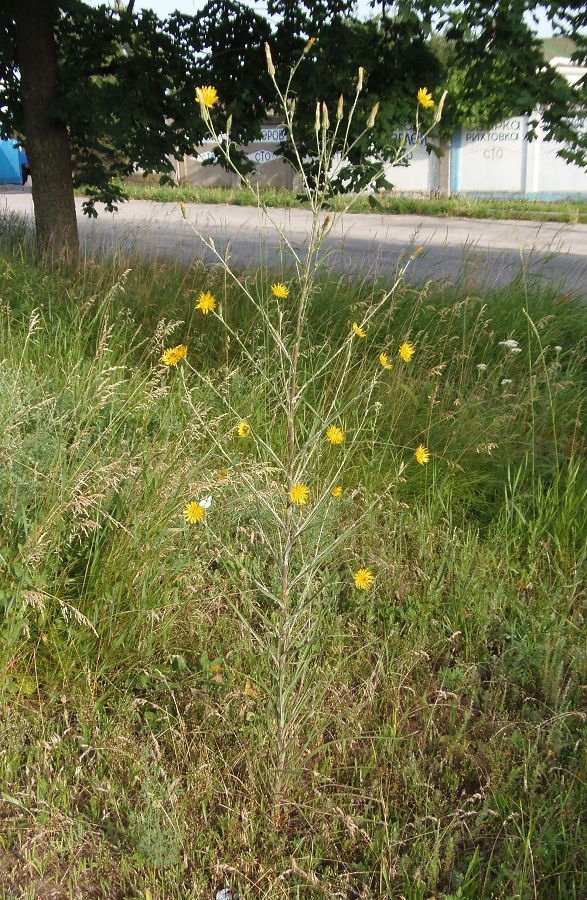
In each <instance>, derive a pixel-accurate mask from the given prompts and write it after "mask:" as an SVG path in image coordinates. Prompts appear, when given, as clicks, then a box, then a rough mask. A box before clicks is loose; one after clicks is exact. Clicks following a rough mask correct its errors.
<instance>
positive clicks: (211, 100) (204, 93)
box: [196, 85, 218, 109]
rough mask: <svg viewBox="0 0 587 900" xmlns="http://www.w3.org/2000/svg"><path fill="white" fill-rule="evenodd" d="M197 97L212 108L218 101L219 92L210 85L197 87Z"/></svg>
mask: <svg viewBox="0 0 587 900" xmlns="http://www.w3.org/2000/svg"><path fill="white" fill-rule="evenodd" d="M196 97H197V99H198V100H201V102H202V103H203V104H204V106H206V107H207V108H208V109H212V107H213V106H214V104H215V103H216V101H217V100H218V92H217V90H216V88H213V87H210V85H208V87H199V88H196Z"/></svg>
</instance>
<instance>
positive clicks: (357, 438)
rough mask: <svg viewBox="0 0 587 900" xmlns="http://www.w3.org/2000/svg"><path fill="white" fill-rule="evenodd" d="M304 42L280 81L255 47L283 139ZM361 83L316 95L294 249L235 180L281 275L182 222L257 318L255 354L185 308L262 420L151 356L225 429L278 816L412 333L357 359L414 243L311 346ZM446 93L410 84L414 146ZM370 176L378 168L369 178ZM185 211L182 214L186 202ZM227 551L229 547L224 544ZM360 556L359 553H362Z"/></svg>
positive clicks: (360, 584) (205, 114) (167, 356)
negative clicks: (375, 441) (214, 410)
mask: <svg viewBox="0 0 587 900" xmlns="http://www.w3.org/2000/svg"><path fill="white" fill-rule="evenodd" d="M312 43H313V41H309V42H308V44H307V46H306V48H305V50H304V53H303V54H302V56H301V57H300V59H299V60H298V63H297V64H296V65H295V66H294V67H293V69H292V70H291V71H290V72H289V76H288V79H287V82H286V84H285V87H284V88H283V89H282V88H281V87H280V85H279V83H278V80H277V77H276V70H275V67H274V65H273V61H272V57H271V52H270V48H269V46H266V58H267V68H268V72H269V75H270V77H271V79H272V81H273V84H274V87H275V90H276V92H277V96H278V98H279V104H280V108H281V111H282V113H283V116H284V119H285V128H286V129H287V131H288V133H289V136H290V139H291V141H292V145H293V146H294V147H295V146H296V141H295V137H296V114H295V96H294V93H293V91H292V83H293V79H294V77H295V73H296V70H297V68H298V67H299V65H300V64H301V63H302V62H303V59H304V57H305V56H306V55H307V53H308V51H309V50H310V48H311V46H312ZM362 84H363V70H362V69H360V70H359V73H358V78H357V83H356V88H355V94H354V96H353V97H352V98H351V100H350V102H349V103H348V111H347V112H346V113H345V100H344V98H343V97H341V98H340V100H339V102H338V106H337V109H336V111H335V112H334V115H332V112H331V111H330V110H329V109H328V108H327V106H326V104H324V103H320V102H317V103H316V115H315V129H314V132H315V141H316V150H317V156H318V160H319V167H320V170H321V173H320V174H321V177H319V178H311V179H310V178H307V177H306V176H305V174H304V163H303V160H302V159H301V158H299V157H298V160H297V162H298V169H299V172H300V176H301V180H302V187H303V191H304V194H305V197H306V198H307V201H308V204H309V207H310V210H311V217H310V222H309V231H308V236H307V240H306V242H305V243H304V248H303V249H300V248H299V247H297V246H294V244H293V243H292V241H291V240H290V239H289V237H288V235H287V233H286V231H285V229H284V228H283V227H282V226H281V225H280V224H279V222H278V221H277V220H276V219H275V218H274V217H273V214H272V212H271V210H270V209H269V208H267V207H266V206H264V204H263V203H262V201H261V199H260V197H259V193H258V192H257V191H256V189H255V187H254V186H253V183H252V182H251V180H250V179H249V178H246V177H245V178H243V184H244V186H245V187H246V189H248V190H249V191H251V192H252V193H254V194H255V196H256V198H257V202H258V206H259V208H260V209H261V210H262V212H263V214H264V215H265V217H266V219H267V221H268V223H269V225H270V226H271V227H272V228H274V229H275V231H276V232H277V233H278V234H279V236H280V240H281V242H282V245H283V248H284V252H285V254H286V255H287V258H288V260H289V264H290V265H289V269H284V271H285V272H286V275H282V276H281V278H280V279H279V280H275V281H273V282H272V283H270V284H269V285H266V286H261V287H260V286H259V283H258V282H254V281H252V280H249V279H247V278H243V277H242V275H241V273H239V272H236V271H234V270H233V268H232V267H231V265H230V261H229V259H228V258H227V257H226V256H225V255H224V254H223V253H222V252H221V251H220V250H219V249H218V248H217V247H216V245H215V243H214V241H213V240H212V239H211V238H209V237H207V236H206V235H205V234H204V233H202V232H201V231H199V230H198V228H197V227H195V226H194V225H192V224H191V223H190V225H191V227H192V229H193V231H194V233H195V234H196V235H197V237H198V238H199V240H201V241H202V242H203V243H204V244H205V245H206V246H207V247H208V248H209V249H210V250H211V251H212V253H213V254H214V255H215V257H216V260H217V263H218V266H219V267H220V269H221V270H222V271H223V273H224V276H225V279H226V280H227V281H229V282H232V283H233V285H234V286H235V287H236V289H237V290H238V292H239V294H240V296H241V298H242V301H243V302H246V303H248V304H250V306H251V307H252V309H253V310H254V311H255V313H256V315H257V317H258V320H259V321H260V322H261V325H262V327H261V333H262V335H263V340H264V343H263V344H262V346H261V347H260V348H259V347H255V348H254V349H252V348H251V346H250V345H249V343H248V342H247V341H246V340H245V339H244V338H243V336H242V335H241V333H240V332H239V331H238V330H237V329H235V328H234V327H233V326H232V325H231V323H230V321H229V319H228V317H227V315H226V310H225V307H224V305H223V302H221V299H219V298H217V297H215V296H214V293H213V292H212V290H207V291H204V292H202V293H201V294H200V295H199V297H198V298H197V302H196V304H195V308H196V312H197V314H199V315H202V316H204V317H206V321H211V320H213V319H215V320H216V321H217V322H218V323H219V324H220V325H221V327H222V329H223V330H224V332H225V333H226V335H227V338H229V339H230V341H231V345H232V346H233V347H235V348H237V350H238V353H239V354H240V358H241V360H243V362H245V363H246V364H248V366H249V368H250V371H251V372H252V373H253V375H254V377H255V379H256V381H258V383H259V384H260V385H261V391H262V395H263V403H264V411H265V413H266V415H265V416H262V415H260V413H259V409H258V405H257V407H256V406H255V403H254V397H253V394H252V393H250V392H240V393H235V392H232V391H231V390H229V389H227V385H226V379H224V380H223V381H222V382H221V383H218V382H217V381H216V380H215V379H214V378H213V377H211V376H209V375H206V374H203V373H202V372H201V371H199V370H198V369H196V368H195V367H191V365H190V363H189V353H188V352H187V349H186V347H185V345H181V347H176V348H171V349H170V350H166V351H165V353H164V354H163V358H162V362H163V364H165V365H168V366H177V365H178V363H179V362H180V360H181V363H182V365H181V375H180V377H183V378H184V380H185V387H186V398H187V400H188V402H189V403H190V404H191V405H192V408H193V411H194V413H195V414H196V415H198V409H197V405H196V404H195V403H194V400H193V391H192V390H191V389H190V387H189V384H188V382H187V376H186V372H189V371H190V370H191V376H190V378H191V377H192V376H193V377H196V378H198V379H199V380H200V381H201V382H202V383H203V384H204V385H205V386H206V388H207V390H208V391H210V392H212V394H214V395H215V396H216V397H217V399H218V400H220V402H221V403H222V405H223V408H224V410H225V417H226V421H227V422H228V423H229V424H228V427H227V428H226V430H225V434H224V435H222V434H219V433H218V431H217V430H216V429H214V430H212V429H210V433H209V437H210V443H211V447H212V449H213V451H214V454H215V456H216V458H218V460H219V462H220V464H221V466H222V469H221V472H220V476H219V480H218V483H217V487H216V488H215V493H216V494H217V495H219V494H222V493H223V494H224V495H225V500H227V499H228V496H229V493H230V491H231V490H232V491H233V492H234V495H235V503H238V501H239V497H240V500H241V502H242V496H243V492H246V498H247V501H246V502H247V513H248V520H249V521H250V522H251V523H252V525H253V530H254V533H255V535H256V539H257V540H258V546H260V547H261V548H262V549H263V554H264V556H265V559H264V561H263V565H260V566H258V567H257V568H255V569H251V568H249V569H248V570H247V571H246V572H245V571H244V570H243V569H242V567H241V566H240V565H239V564H238V563H239V561H238V560H234V561H236V562H237V566H236V567H235V566H232V568H230V567H229V569H230V571H231V572H232V573H233V574H235V575H236V578H237V579H238V583H239V589H240V592H241V595H242V593H243V590H245V589H246V598H247V599H246V604H244V605H243V606H239V607H238V608H237V609H236V610H235V611H236V613H237V614H238V615H239V616H240V617H241V618H242V619H243V620H244V621H245V622H246V623H247V626H248V627H249V628H250V629H251V631H252V632H253V633H254V634H255V636H256V639H257V641H258V643H259V644H260V645H261V646H263V647H264V648H265V650H266V654H267V660H268V667H267V671H268V673H269V674H268V682H267V684H266V685H265V691H266V696H267V699H268V706H269V709H270V712H271V717H272V722H273V726H272V733H273V734H274V743H273V750H272V755H271V761H270V771H271V782H272V795H273V805H274V811H275V816H276V817H277V818H279V817H280V816H281V815H282V812H283V808H284V805H285V804H286V803H287V796H288V784H289V782H290V779H291V778H293V777H294V770H295V766H294V765H293V763H294V760H295V759H296V758H297V757H298V755H299V753H300V751H301V750H302V749H303V748H304V747H307V746H308V744H309V737H308V733H307V726H308V723H309V720H310V717H311V716H312V713H313V711H314V710H315V709H316V707H317V704H318V703H319V700H320V698H317V697H316V696H315V693H314V686H313V683H312V681H311V679H310V677H309V676H310V673H311V670H312V666H313V664H314V663H315V659H314V657H313V653H314V650H315V648H316V646H317V642H318V639H319V636H320V626H321V621H322V616H321V613H322V611H323V609H324V596H323V595H324V584H323V579H322V577H321V576H322V573H323V571H324V569H325V567H326V566H327V565H328V563H329V562H330V561H332V560H333V558H334V557H335V555H336V554H337V551H340V550H341V549H342V548H344V546H345V544H346V543H347V542H348V539H349V537H350V536H351V534H352V533H353V532H354V531H355V530H356V529H357V528H359V527H360V525H361V522H363V520H364V518H365V517H366V516H367V515H368V514H369V512H370V510H371V509H372V508H373V506H374V505H375V504H377V503H379V502H380V501H381V498H382V495H381V494H378V495H377V496H376V497H371V498H368V499H367V500H366V501H365V502H364V503H363V504H362V506H361V507H359V508H356V509H354V510H353V514H352V516H346V517H345V516H343V515H342V514H341V509H342V508H343V507H344V504H345V502H350V503H354V501H353V500H351V498H350V497H348V489H345V482H346V481H347V477H346V473H347V471H348V468H349V463H350V460H351V459H352V458H353V454H354V453H355V452H356V450H357V448H358V447H359V446H360V442H361V440H362V435H363V433H364V429H365V427H366V422H367V419H368V417H369V414H370V410H371V407H372V402H373V394H374V391H375V389H376V388H377V386H378V385H379V384H380V383H381V381H382V380H383V379H386V378H390V377H398V369H400V368H401V367H402V366H409V365H412V364H413V362H412V360H413V358H414V356H415V354H416V347H415V346H414V345H413V344H412V343H411V342H410V341H408V340H401V341H398V343H397V345H396V347H395V349H394V348H390V347H374V348H372V349H371V350H367V353H368V354H370V355H369V356H368V359H367V360H366V361H365V352H366V348H368V346H369V334H370V331H371V329H372V328H373V331H374V330H375V327H374V326H375V325H376V322H377V317H378V314H380V313H381V312H382V310H384V308H386V307H389V305H390V304H391V303H392V302H393V297H394V293H395V291H396V290H397V287H398V285H399V283H400V281H401V279H402V276H403V274H404V272H405V269H406V268H407V266H409V265H410V264H411V263H412V261H413V260H414V259H415V258H416V256H417V255H418V253H419V252H420V250H421V249H422V248H418V249H417V250H416V251H415V252H414V253H413V254H412V256H411V257H410V258H409V259H408V260H406V261H404V265H403V267H402V268H401V269H400V271H399V274H398V276H397V277H396V279H395V280H394V281H393V283H392V284H391V285H390V286H389V287H388V288H387V289H386V290H385V291H383V293H382V294H381V296H380V297H379V298H378V299H375V300H374V301H373V302H372V303H371V305H370V306H369V307H368V308H367V309H363V310H362V311H361V315H360V317H357V320H356V321H353V322H350V321H349V323H348V331H347V335H346V337H345V338H344V339H342V340H341V341H340V342H339V343H338V344H337V345H333V346H329V347H327V348H326V349H324V348H320V352H316V348H313V346H312V338H313V335H312V333H311V328H310V327H309V325H308V310H309V304H310V302H311V300H312V298H313V297H314V296H315V295H316V292H317V288H318V280H319V271H320V266H321V250H322V249H323V245H324V242H325V240H326V238H327V237H328V236H329V235H330V234H331V233H332V231H333V229H334V228H335V226H336V224H337V222H338V220H339V217H340V215H342V213H338V214H336V213H328V214H325V212H324V205H325V198H326V196H327V192H328V187H327V182H328V173H329V172H331V171H332V170H333V168H334V167H335V166H336V165H339V164H340V160H337V159H335V155H334V152H333V147H334V146H335V145H336V146H340V137H341V135H342V136H343V147H344V149H345V150H346V152H350V151H351V150H352V147H353V143H352V142H351V141H350V138H349V134H350V125H351V122H352V121H353V118H354V116H355V115H356V110H357V103H358V100H359V97H360V94H361V90H362ZM196 98H197V102H198V103H199V105H200V110H201V115H202V118H203V119H204V122H205V123H206V125H207V127H208V130H209V132H210V135H211V137H212V138H213V139H214V140H215V141H216V142H217V144H218V146H219V147H221V148H222V149H223V152H224V154H225V158H226V163H227V164H228V165H229V166H230V165H231V141H230V119H229V121H228V129H227V130H228V134H226V135H219V134H218V133H217V131H216V128H215V124H214V108H215V104H216V103H217V102H218V101H219V98H218V96H217V93H216V91H215V89H214V88H213V87H211V86H207V87H201V88H198V89H197V91H196ZM443 101H444V97H442V98H441V99H440V102H439V103H438V104H436V103H435V101H434V99H433V97H432V95H431V94H430V93H429V92H428V91H427V90H426V89H425V88H422V89H420V91H419V92H418V96H417V98H415V102H416V104H417V105H419V106H421V107H422V109H423V115H425V116H426V115H428V116H429V124H428V129H427V130H425V131H424V132H423V134H422V140H424V139H425V137H426V135H427V134H428V133H429V132H430V131H431V130H432V129H433V128H434V127H435V125H436V124H437V122H438V120H439V117H440V113H441V109H442V103H443ZM377 113H378V106H377V105H376V106H375V107H373V109H372V110H371V112H370V115H369V116H368V118H367V121H366V122H365V129H364V132H363V133H366V132H368V131H369V130H370V129H372V128H373V125H374V122H375V117H376V116H377ZM418 115H419V114H417V118H418ZM405 154H406V151H403V150H402V148H400V149H399V150H398V152H397V157H396V162H398V163H399V162H401V161H402V159H403V156H404V155H405ZM343 157H344V153H343ZM235 171H236V167H235ZM375 180H376V176H374V178H373V182H375ZM367 189H368V187H367ZM353 202H354V198H349V201H348V205H347V207H346V208H345V210H343V212H344V211H346V210H348V208H350V207H351V206H352V203H353ZM182 214H183V216H184V218H185V219H186V221H188V222H189V215H188V213H187V210H186V209H185V207H184V206H183V204H182ZM202 324H204V323H203V322H202ZM406 337H407V336H406ZM358 359H361V360H362V361H363V364H364V365H365V366H366V369H365V371H366V377H365V378H364V381H363V383H362V386H361V387H360V388H358V389H357V388H356V387H354V386H353V385H356V380H355V379H351V378H349V375H350V373H351V372H352V371H353V369H354V367H355V366H356V365H357V360H358ZM392 370H393V371H392ZM229 380H230V378H229ZM204 424H205V423H204ZM408 450H409V448H404V454H403V458H402V459H401V460H400V461H399V463H398V465H397V468H396V470H395V471H393V472H391V473H390V475H389V479H388V483H387V485H386V487H385V490H384V491H383V494H386V493H387V492H388V491H391V490H392V488H393V485H394V483H395V482H396V481H397V479H399V478H400V477H401V476H402V473H403V472H404V470H405V469H406V468H407V466H408V465H409V461H410V455H409V452H408ZM410 452H411V459H412V462H414V463H415V465H416V466H417V465H421V466H425V465H426V464H427V463H428V462H429V461H430V458H431V452H430V451H429V449H428V448H427V447H425V446H424V445H423V444H420V445H419V446H418V447H417V448H412V450H411V451H410ZM345 490H346V493H345ZM211 503H212V495H210V496H209V497H207V498H205V499H203V500H200V501H198V500H197V499H195V498H186V507H185V513H184V514H185V518H186V521H187V522H188V523H190V525H193V526H194V527H200V526H202V527H205V528H207V529H208V530H209V531H210V533H211V534H212V535H213V537H214V539H215V540H217V541H219V542H220V543H222V535H221V534H220V532H219V531H217V530H216V527H217V526H215V519H214V506H212V508H211V509H209V507H210V505H211ZM226 552H227V554H229V555H230V554H231V551H230V549H229V548H226ZM366 555H367V557H368V553H367V554H366ZM346 565H347V570H346V574H342V575H340V576H339V578H338V582H337V584H338V590H342V589H344V584H345V582H346V583H347V585H348V588H349V589H351V590H353V589H354V590H357V591H359V592H361V591H367V590H371V589H376V585H377V581H376V579H377V573H376V571H375V572H374V571H373V569H374V568H375V567H374V565H373V563H372V562H371V561H370V560H369V559H368V558H366V559H365V558H361V559H348V561H347V563H346Z"/></svg>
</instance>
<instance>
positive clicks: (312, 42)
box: [304, 38, 316, 53]
mask: <svg viewBox="0 0 587 900" xmlns="http://www.w3.org/2000/svg"><path fill="white" fill-rule="evenodd" d="M315 43H316V38H310V40H309V41H308V43H307V44H306V46H305V47H304V53H309V52H310V50H311V49H312V47H313V46H314V44H315Z"/></svg>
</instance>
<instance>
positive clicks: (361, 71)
mask: <svg viewBox="0 0 587 900" xmlns="http://www.w3.org/2000/svg"><path fill="white" fill-rule="evenodd" d="M364 71H365V70H364V69H363V66H360V68H359V80H358V82H357V94H358V93H359V91H362V90H363V74H364Z"/></svg>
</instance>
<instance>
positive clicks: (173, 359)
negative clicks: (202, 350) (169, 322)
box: [161, 344, 188, 366]
mask: <svg viewBox="0 0 587 900" xmlns="http://www.w3.org/2000/svg"><path fill="white" fill-rule="evenodd" d="M187 352H188V348H187V347H186V345H185V344H179V345H178V346H177V347H168V348H167V350H165V351H164V352H163V356H162V357H161V362H162V363H163V364H164V365H166V366H176V365H177V364H178V362H179V361H180V359H183V358H184V356H185V355H186V353H187Z"/></svg>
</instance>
